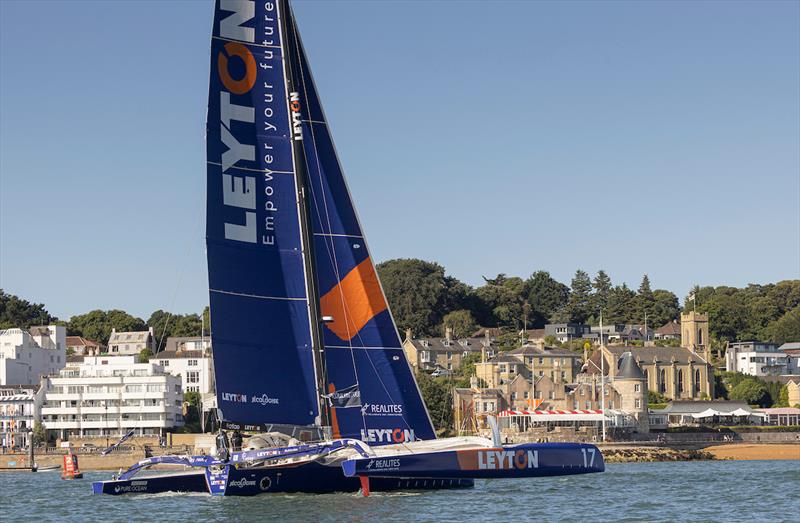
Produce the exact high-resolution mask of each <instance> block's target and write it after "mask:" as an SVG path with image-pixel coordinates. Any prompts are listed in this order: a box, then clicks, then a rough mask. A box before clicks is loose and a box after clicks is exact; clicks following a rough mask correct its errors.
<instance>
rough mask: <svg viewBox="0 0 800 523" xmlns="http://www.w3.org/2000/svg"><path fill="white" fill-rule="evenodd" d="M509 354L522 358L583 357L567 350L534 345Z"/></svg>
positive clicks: (511, 351)
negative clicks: (542, 347) (541, 347)
mask: <svg viewBox="0 0 800 523" xmlns="http://www.w3.org/2000/svg"><path fill="white" fill-rule="evenodd" d="M508 353H509V354H515V355H521V356H541V357H562V356H566V357H570V358H580V357H581V355H580V354H577V353H575V352H572V351H569V350H566V349H558V348H556V347H545V348H544V349H540V348H539V347H536V346H534V345H525V346H522V347H519V348H518V349H514V350H510V351H508Z"/></svg>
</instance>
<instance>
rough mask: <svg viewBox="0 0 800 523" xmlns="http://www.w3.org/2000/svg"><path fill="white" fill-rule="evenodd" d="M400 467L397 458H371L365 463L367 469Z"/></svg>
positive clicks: (394, 468) (393, 468)
mask: <svg viewBox="0 0 800 523" xmlns="http://www.w3.org/2000/svg"><path fill="white" fill-rule="evenodd" d="M399 468H400V460H399V459H396V458H395V459H371V460H369V463H367V470H397V469H399Z"/></svg>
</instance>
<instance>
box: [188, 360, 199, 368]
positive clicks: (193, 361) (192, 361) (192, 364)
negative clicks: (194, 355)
mask: <svg viewBox="0 0 800 523" xmlns="http://www.w3.org/2000/svg"><path fill="white" fill-rule="evenodd" d="M188 365H189V366H190V367H197V360H189V363H188Z"/></svg>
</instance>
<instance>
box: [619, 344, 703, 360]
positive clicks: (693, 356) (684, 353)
mask: <svg viewBox="0 0 800 523" xmlns="http://www.w3.org/2000/svg"><path fill="white" fill-rule="evenodd" d="M605 348H606V350H607V351H609V352H610V353H611V354H613V355H614V356H615V357H617V358H619V357H620V356H622V354H623V353H625V352H632V353H633V357H634V358H636V360H637V361H639V362H641V363H651V362H652V361H653V360H654V359H655V360H656V361H658V362H660V363H670V362H671V361H672V358H675V361H676V362H677V363H689V362H693V363H699V364H705V363H707V362H706V361H705V360H704V359H703V358H702V357H701V356H700V355H699V354H697V353H695V352H692V351H691V350H689V349H687V348H686V347H655V346H653V347H623V346H619V345H607V346H606V347H605Z"/></svg>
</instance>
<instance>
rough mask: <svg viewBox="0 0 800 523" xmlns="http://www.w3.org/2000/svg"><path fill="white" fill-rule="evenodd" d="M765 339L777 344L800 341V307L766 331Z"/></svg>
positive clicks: (772, 324) (770, 325)
mask: <svg viewBox="0 0 800 523" xmlns="http://www.w3.org/2000/svg"><path fill="white" fill-rule="evenodd" d="M765 335H766V336H765V337H766V338H767V339H768V340H769V341H773V342H775V343H786V342H788V341H798V340H800V307H795V308H794V309H792V310H790V311H789V312H787V313H786V314H784V315H783V316H781V317H780V318H779V319H778V320H775V321H774V322H772V323H770V324H769V326H768V327H767V328H766V329H765Z"/></svg>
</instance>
